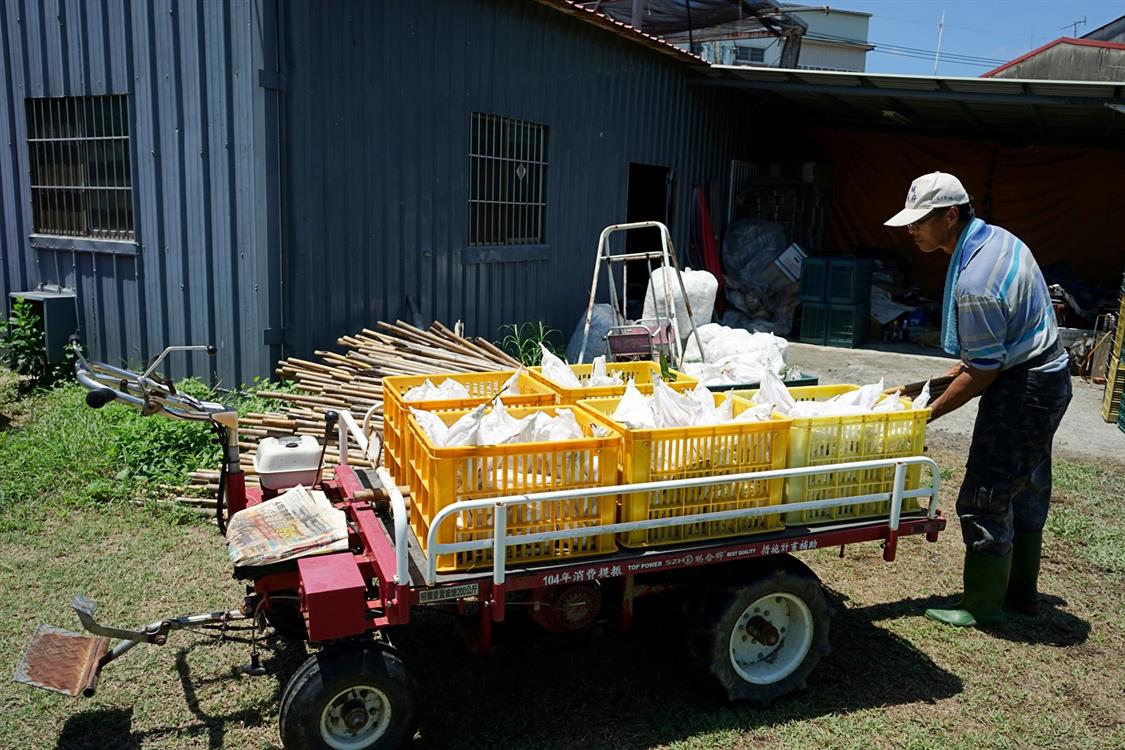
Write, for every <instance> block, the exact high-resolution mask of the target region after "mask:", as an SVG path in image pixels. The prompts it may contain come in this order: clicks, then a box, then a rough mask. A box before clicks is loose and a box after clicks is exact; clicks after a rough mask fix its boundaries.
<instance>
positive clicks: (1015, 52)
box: [790, 0, 1125, 77]
mask: <svg viewBox="0 0 1125 750" xmlns="http://www.w3.org/2000/svg"><path fill="white" fill-rule="evenodd" d="M790 1H791V2H792V0H790ZM805 4H806V5H810V6H818V5H819V3H817V2H815V0H814V1H813V2H808V3H805ZM825 4H827V5H829V7H833V8H839V9H841V10H858V11H863V12H865V13H871V14H872V17H871V23H870V26H869V29H868V33H867V40H868V41H869V42H870V43H872V44H875V45H876V48H875V49H874V50H873V51H871V52H868V53H867V71H868V72H870V73H906V74H915V75H916V74H923V75H930V74H932V73H933V72H934V50H935V49H936V48H937V43H938V22H939V21H940V20H941V14H942V11H945V29H944V33H943V34H942V41H941V52H942V58H943V59H941V60H939V62H938V66H939V67H938V74H939V75H945V76H971V77H976V76H979V75H981V74H982V73H985V72H987V71H989V70H991V69H992V68H995V67H997V66H998V65H1000V64H1002V63H1004V62H1007V61H1008V60H1011V59H1013V58H1016V57H1019V56H1020V55H1022V54H1024V53H1026V52H1030V51H1031V50H1033V49H1035V48H1036V47H1041V46H1043V45H1044V44H1046V43H1047V42H1050V41H1053V40H1055V39H1058V38H1059V37H1061V36H1082V35H1083V34H1085V33H1088V32H1090V31H1093V30H1094V29H1096V28H1098V27H1099V26H1103V25H1105V24H1107V23H1109V22H1110V21H1112V20H1114V19H1115V18H1117V17H1119V16H1121V15H1125V0H836V1H832V0H829V2H827V3H825ZM1083 17H1085V18H1086V23H1085V24H1082V23H1079V25H1078V33H1077V34H1075V33H1074V26H1072V24H1073V23H1074V22H1075V21H1081V19H1082V18H1083ZM879 45H894V46H896V47H899V48H908V49H900V50H891V49H885V50H880V47H879ZM915 50H918V51H920V52H915ZM947 55H949V56H948V57H947ZM958 55H959V56H963V57H961V58H960V59H959V58H958V57H956V56H958ZM965 58H985V60H979V59H978V60H974V61H972V62H971V64H970V61H969V60H966V59H965Z"/></svg>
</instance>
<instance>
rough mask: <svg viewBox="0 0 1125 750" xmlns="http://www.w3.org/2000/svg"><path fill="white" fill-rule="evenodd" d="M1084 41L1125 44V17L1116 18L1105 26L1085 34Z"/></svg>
mask: <svg viewBox="0 0 1125 750" xmlns="http://www.w3.org/2000/svg"><path fill="white" fill-rule="evenodd" d="M1082 38H1083V39H1089V40H1091V41H1095V42H1119V43H1122V44H1125V16H1121V17H1120V18H1116V19H1114V20H1112V21H1110V22H1109V23H1107V24H1105V25H1104V26H1100V27H1098V28H1096V29H1094V30H1093V31H1091V32H1089V33H1087V34H1083V35H1082Z"/></svg>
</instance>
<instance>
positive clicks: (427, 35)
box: [284, 0, 749, 353]
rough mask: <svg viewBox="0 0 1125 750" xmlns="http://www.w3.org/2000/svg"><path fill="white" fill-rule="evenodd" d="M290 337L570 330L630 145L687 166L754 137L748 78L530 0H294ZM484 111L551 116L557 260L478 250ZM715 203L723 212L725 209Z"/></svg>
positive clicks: (683, 169) (319, 344)
mask: <svg viewBox="0 0 1125 750" xmlns="http://www.w3.org/2000/svg"><path fill="white" fill-rule="evenodd" d="M285 9H286V13H285V15H286V16H287V19H286V21H285V24H284V26H285V30H286V44H285V46H286V49H287V59H286V76H287V79H288V80H289V82H290V85H289V89H288V91H287V94H286V108H285V111H286V115H285V117H286V127H285V133H286V140H285V144H286V146H285V151H286V155H287V175H286V178H285V179H286V184H287V185H288V188H287V190H286V202H287V206H288V211H287V212H286V214H285V219H286V225H285V226H286V232H285V235H286V238H285V241H286V247H287V262H288V266H287V273H286V278H287V282H288V284H287V289H288V293H287V297H286V301H287V310H286V326H287V330H288V332H289V337H288V342H289V344H290V345H291V346H292V349H293V351H295V352H298V353H307V352H309V351H311V350H313V349H317V348H324V347H328V346H330V345H331V344H332V343H333V342H334V340H335V338H336V337H337V336H338V335H340V334H343V333H346V332H350V331H354V330H356V329H358V328H360V327H362V326H366V325H371V324H372V323H373V322H374V321H375V320H377V319H380V318H382V319H394V318H396V317H403V318H407V317H409V312H410V311H411V310H413V311H414V312H416V313H417V316H418V317H419V318H420V319H421V320H422V322H427V321H429V320H431V319H434V318H437V319H441V320H443V321H447V322H452V321H453V320H456V319H463V320H465V322H466V328H467V331H468V332H470V333H473V334H481V335H486V336H493V335H496V333H497V331H498V328H499V326H500V325H501V324H503V323H506V322H515V321H523V320H533V319H543V320H546V321H547V322H548V323H549V324H550V325H552V326H555V327H557V328H560V329H562V330H563V331H564V332H565V333H567V334H569V331H570V328H571V327H572V326H573V325H574V323H575V320H576V319H577V316H578V315H579V314H580V312H581V311H582V310H583V309H584V308H585V301H586V296H587V294H588V289H589V283H590V274H591V272H592V268H593V260H594V252H595V246H596V241H597V237H598V233H599V232H600V231H601V229H602V228H603V227H605V226H606V225H608V224H611V223H615V222H620V221H623V220H624V219H625V207H626V198H627V176H628V165H629V163H630V162H639V163H646V164H657V165H661V166H666V167H669V168H671V169H673V170H674V174H675V199H674V216H673V218H672V222H671V225H672V231H673V236H674V238H675V241H676V243H677V246H678V247H679V248H680V249H681V250H682V249H684V248H685V246H686V239H687V233H688V208H689V195H690V189H691V186H692V185H695V184H700V183H706V182H710V181H712V180H717V181H720V182H722V181H724V180H725V177H726V170H727V168H728V167H727V165H728V163H729V162H728V160H729V159H731V158H739V157H740V156H742V155H743V151H744V150H745V148H746V146H745V141H743V142H742V144H741V145H740V139H739V136H740V135H742V136H745V132H744V128H745V126H746V123H747V122H748V116H749V111H748V109H745V108H742V105H741V102H742V101H743V99H742V98H740V97H739V98H736V97H728V96H725V95H723V94H722V93H719V92H714V91H709V90H706V89H702V88H696V87H694V86H692V85H691V82H690V76H691V73H690V71H687V70H686V69H685V68H684V67H683V66H681V65H678V64H676V63H675V62H673V61H671V60H667V59H665V58H663V57H662V56H661V55H659V54H657V53H654V52H652V51H650V50H647V49H644V48H642V47H640V46H638V45H636V44H633V43H631V42H629V41H627V40H624V39H621V38H619V37H617V36H615V35H613V34H611V33H608V32H606V31H603V30H600V29H596V28H594V27H591V26H588V25H586V24H584V23H582V22H581V21H578V20H576V19H573V18H571V17H569V16H566V15H563V14H560V13H558V12H557V11H554V10H552V9H550V8H547V7H544V6H541V5H539V4H537V3H533V2H513V1H499V2H497V1H495V0H442V1H437V0H435V1H431V2H423V3H418V2H408V1H407V0H388V1H386V2H380V3H367V2H359V1H358V0H356V1H353V2H335V3H330V4H322V5H317V6H315V7H312V6H309V5H308V4H306V3H303V2H298V1H297V0H292V1H291V2H287V3H286V4H285ZM472 112H484V113H489V114H495V115H502V116H505V117H511V118H516V119H520V120H527V121H531V122H535V123H539V124H542V125H546V126H547V127H548V128H549V168H548V178H549V183H548V191H547V195H548V209H547V211H548V213H547V222H546V226H547V243H548V248H549V253H548V254H547V256H546V257H547V259H546V260H510V261H506V262H488V263H466V262H464V261H463V259H462V253H463V251H464V250H465V249H466V247H467V232H468V216H467V198H468V184H467V183H468V163H469V159H468V153H469V149H468V136H469V120H470V114H471V113H472ZM718 208H719V206H718V205H716V206H713V207H712V210H713V213H715V214H716V215H717V214H718V213H719V211H718Z"/></svg>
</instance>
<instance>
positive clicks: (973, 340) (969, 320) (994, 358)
mask: <svg viewBox="0 0 1125 750" xmlns="http://www.w3.org/2000/svg"><path fill="white" fill-rule="evenodd" d="M1007 332H1008V306H1007V305H1006V304H1005V303H1004V300H1003V299H1000V298H997V297H990V296H973V295H965V296H958V297H957V334H958V338H960V343H961V359H963V360H964V361H965V362H966V363H967V364H969V365H971V366H972V367H976V368H977V369H980V370H995V369H997V368H999V367H1001V366H1002V365H1003V364H1004V360H1005V359H1006V358H1007V356H1008V351H1007V349H1006V348H1005V347H1004V340H1005V337H1006V336H1007Z"/></svg>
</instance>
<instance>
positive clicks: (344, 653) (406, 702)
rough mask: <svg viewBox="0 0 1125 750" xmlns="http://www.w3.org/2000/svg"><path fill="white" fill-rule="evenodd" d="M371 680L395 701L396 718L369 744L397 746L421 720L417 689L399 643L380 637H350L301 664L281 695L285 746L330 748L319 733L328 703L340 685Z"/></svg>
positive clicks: (371, 748)
mask: <svg viewBox="0 0 1125 750" xmlns="http://www.w3.org/2000/svg"><path fill="white" fill-rule="evenodd" d="M357 685H370V686H372V687H375V688H378V689H379V690H381V691H382V692H383V693H384V694H385V695H386V697H387V699H388V700H389V701H390V704H391V722H390V725H389V726H388V727H387V731H386V732H385V733H384V734H383V736H382V737H379V738H377V739H376V740H375V741H374V742H372V743H370V744H369V745H367V747H366V748H365V750H397V748H401V747H405V746H406V745H408V744H409V743H410V741H411V740H412V739H413V738H414V732H415V730H416V728H417V726H418V711H417V689H416V688H415V685H414V679H413V677H412V676H411V675H410V672H409V671H408V670H407V669H406V665H405V664H404V663H403V661H402V659H401V658H399V655H398V653H397V652H396V651H395V649H393V648H391V647H390V646H388V645H386V644H383V643H378V642H376V641H351V642H347V643H343V644H339V645H336V646H330V647H329V648H326V649H324V650H323V651H320V652H319V653H316V654H314V655H312V656H310V657H309V658H308V659H306V660H305V662H304V664H302V665H301V666H300V668H298V669H297V671H296V672H295V673H294V674H293V677H292V678H291V679H290V680H289V684H288V685H286V686H285V691H284V692H283V693H282V696H281V709H280V712H279V713H280V717H279V723H280V730H281V744H282V746H283V747H284V748H285V750H331V746H330V745H328V744H327V743H326V742H325V741H324V740H323V739H322V738H321V736H320V717H321V713H322V712H323V710H324V708H325V704H326V703H327V702H328V701H329V700H331V699H332V697H333V696H335V695H337V694H339V692H340V691H341V690H344V689H347V688H348V687H354V686H357Z"/></svg>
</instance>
